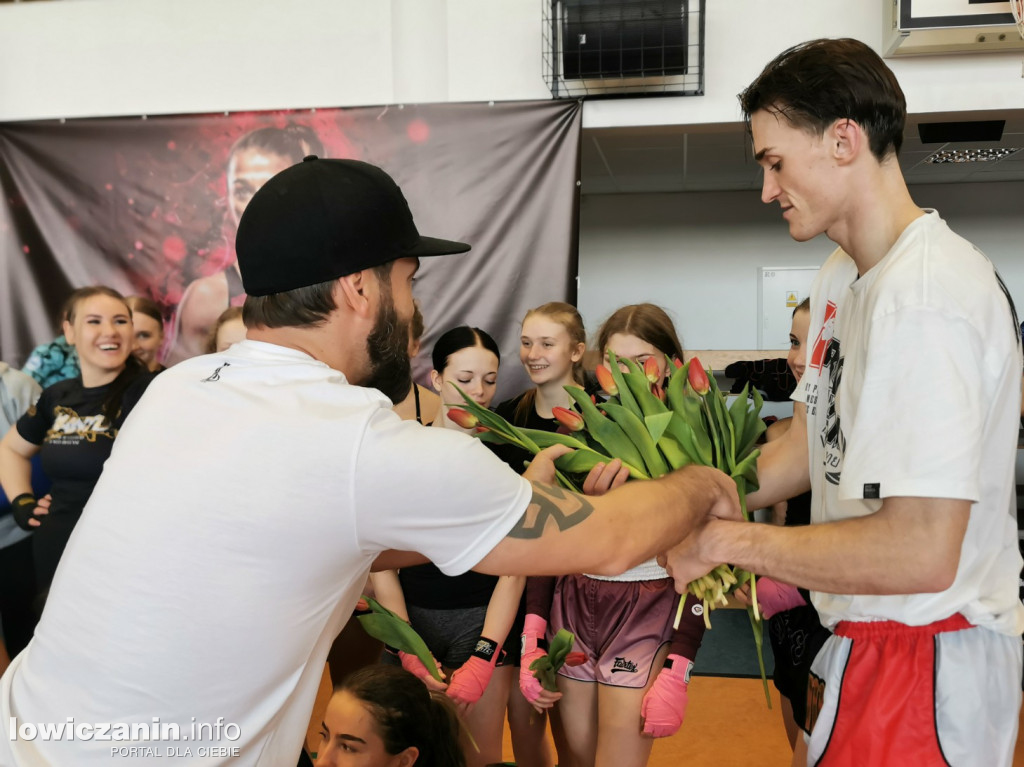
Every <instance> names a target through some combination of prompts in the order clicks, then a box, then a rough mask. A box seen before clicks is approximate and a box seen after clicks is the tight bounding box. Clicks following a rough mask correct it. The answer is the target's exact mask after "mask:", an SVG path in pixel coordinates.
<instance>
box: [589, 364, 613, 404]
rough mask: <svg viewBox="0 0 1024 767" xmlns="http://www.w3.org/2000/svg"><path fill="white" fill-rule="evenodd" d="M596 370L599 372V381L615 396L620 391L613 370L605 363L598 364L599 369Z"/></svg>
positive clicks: (603, 387)
mask: <svg viewBox="0 0 1024 767" xmlns="http://www.w3.org/2000/svg"><path fill="white" fill-rule="evenodd" d="M594 372H596V373H597V382H598V383H599V384H600V385H601V388H602V389H603V390H604V391H605V392H607V393H608V394H610V395H611V396H613V397H614V396H615V395H616V394H618V393H619V387H618V386H616V385H615V378H614V377H613V376H612V371H610V370H609V369H608V368H607V367H605V366H604V365H598V366H597V370H596V371H594Z"/></svg>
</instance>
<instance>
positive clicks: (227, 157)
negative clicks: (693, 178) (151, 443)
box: [0, 101, 581, 396]
mask: <svg viewBox="0 0 1024 767" xmlns="http://www.w3.org/2000/svg"><path fill="white" fill-rule="evenodd" d="M580 116H581V110H580V108H579V104H578V102H575V101H572V102H530V103H506V104H500V103H499V104H494V105H487V104H438V105H428V106H415V107H404V108H402V107H394V106H392V107H373V108H360V109H328V110H312V111H308V110H307V111H301V112H298V111H296V112H273V113H266V112H264V113H239V114H231V115H198V116H175V117H159V118H149V119H141V118H130V119H129V118H116V119H99V120H78V121H68V122H66V123H65V122H56V121H47V122H25V123H15V124H6V125H0V189H2V193H3V197H2V204H0V270H2V273H3V281H2V284H0V359H3V360H4V361H6V362H9V363H11V364H13V365H16V366H20V365H21V364H22V363H23V362H24V360H25V358H26V356H27V355H28V353H29V351H30V350H31V349H32V348H33V347H34V346H35V345H37V344H40V343H44V342H46V341H49V340H50V339H52V338H53V336H54V335H55V334H56V333H57V332H58V325H57V315H58V314H59V311H60V307H61V305H62V303H63V301H64V299H65V297H66V296H67V295H68V294H69V293H70V292H71V290H73V289H74V288H76V287H79V286H83V285H92V284H98V283H101V284H107V285H110V286H112V287H114V288H116V289H118V290H120V291H122V292H123V293H124V294H125V295H130V294H135V295H143V296H147V297H149V298H152V299H153V300H155V301H156V302H157V303H158V304H159V305H160V306H161V307H162V309H163V310H164V315H165V326H166V329H167V333H166V339H167V340H166V343H165V346H164V349H163V356H164V359H165V360H167V361H168V362H170V363H173V362H175V361H177V360H179V359H184V358H185V357H188V356H192V355H193V354H197V353H200V352H201V351H202V350H203V346H204V343H205V339H206V336H207V333H208V331H209V328H210V326H211V325H212V324H213V322H214V321H215V320H216V318H217V317H218V316H219V315H220V313H221V312H222V311H223V310H224V309H226V308H227V307H229V306H231V305H240V304H241V302H242V300H243V299H244V294H243V293H242V288H241V281H240V279H239V277H238V271H237V268H236V266H235V254H234V234H235V228H236V226H237V222H238V217H239V215H240V214H241V211H242V210H244V208H245V205H246V203H247V201H248V199H249V197H251V196H252V194H253V192H254V191H255V190H256V189H258V188H259V186H260V185H262V183H263V182H264V181H266V179H268V178H269V177H270V176H272V175H273V174H274V173H276V172H278V171H279V170H282V169H283V168H286V167H288V166H289V165H292V164H294V163H296V162H299V161H300V160H301V159H302V157H304V156H305V155H307V154H317V155H320V156H324V157H345V158H353V159H359V160H364V161H367V162H371V163H374V164H376V165H379V166H381V167H382V168H384V169H385V170H386V171H387V172H388V173H390V174H391V175H392V176H393V177H394V178H395V180H396V181H397V182H398V184H399V186H401V187H402V190H403V191H404V193H405V196H406V198H407V199H408V200H409V204H410V207H411V208H412V211H413V215H414V217H415V219H416V223H417V226H418V227H419V228H420V230H421V231H423V232H425V233H428V234H431V235H435V236H439V237H445V238H450V239H457V240H463V241H465V242H469V243H471V244H472V246H473V250H472V252H471V253H470V254H468V255H467V256H464V257H459V258H455V259H426V260H425V261H424V262H423V265H422V267H421V272H420V277H419V279H418V280H417V286H416V295H417V298H418V299H419V302H420V305H421V307H422V309H423V314H424V317H425V320H426V326H427V329H426V333H425V335H424V338H423V343H422V348H423V350H424V351H423V353H421V355H420V357H421V361H420V364H419V366H418V367H417V378H419V379H421V380H422V379H423V377H424V373H425V370H424V368H425V367H426V366H427V363H426V362H425V360H426V359H427V358H428V357H429V350H430V349H431V347H432V345H433V339H435V338H436V337H437V336H438V335H440V334H441V333H442V332H444V331H445V330H447V329H448V328H450V327H453V326H455V325H460V324H470V325H476V326H479V327H481V328H484V329H485V330H487V331H488V332H490V333H491V334H492V335H493V336H494V337H495V338H496V339H497V340H498V341H499V344H500V345H501V348H502V351H503V353H504V354H505V356H506V357H511V358H510V359H509V360H508V361H509V362H513V361H514V360H515V359H516V355H517V350H518V338H519V322H520V320H521V319H522V316H523V314H524V313H525V312H526V310H527V309H529V308H530V307H532V306H537V305H539V304H541V303H544V302H546V301H551V300H565V299H569V300H573V299H574V298H575V279H574V278H575V274H576V218H577V200H578V192H577V186H576V180H577V163H578V146H579V132H580ZM503 371H504V375H503V378H502V382H501V396H505V395H508V394H512V393H515V391H516V390H518V389H521V388H524V387H525V385H526V379H525V377H524V376H523V375H522V371H521V369H520V368H519V366H518V365H517V364H512V365H507V366H503Z"/></svg>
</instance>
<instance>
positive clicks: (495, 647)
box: [472, 636, 501, 665]
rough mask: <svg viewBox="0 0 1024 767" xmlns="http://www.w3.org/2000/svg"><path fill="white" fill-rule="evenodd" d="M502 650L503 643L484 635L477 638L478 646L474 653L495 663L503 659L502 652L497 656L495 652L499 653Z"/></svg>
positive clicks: (492, 663)
mask: <svg viewBox="0 0 1024 767" xmlns="http://www.w3.org/2000/svg"><path fill="white" fill-rule="evenodd" d="M500 650H501V645H499V644H498V643H497V642H495V641H494V640H493V639H488V638H487V637H483V636H482V637H480V638H479V639H477V640H476V647H474V648H473V652H472V655H475V656H476V657H478V658H483V659H484V660H485V661H487V662H488V663H490V664H491V665H494V664H495V663H497V662H498V660H500V659H501V655H500V654H499V655H498V657H497V658H496V657H495V654H496V653H499V651H500Z"/></svg>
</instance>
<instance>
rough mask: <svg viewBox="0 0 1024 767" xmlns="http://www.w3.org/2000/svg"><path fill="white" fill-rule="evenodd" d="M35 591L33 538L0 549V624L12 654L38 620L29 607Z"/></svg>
mask: <svg viewBox="0 0 1024 767" xmlns="http://www.w3.org/2000/svg"><path fill="white" fill-rule="evenodd" d="M35 595H36V579H35V569H34V567H33V565H32V538H31V536H30V537H28V538H25V539H24V540H22V541H19V542H18V543H15V544H13V545H11V546H6V547H4V548H2V549H0V625H2V626H3V632H4V644H5V645H6V646H7V654H8V655H10V656H11V657H12V658H13V657H14V656H15V655H17V654H18V653H19V652H21V651H22V650H23V649H25V645H27V644H28V643H29V640H30V639H32V632H33V631H34V630H35V627H36V621H37V620H38V618H37V616H36V612H35V610H34V609H33V607H32V601H33V599H34V598H35Z"/></svg>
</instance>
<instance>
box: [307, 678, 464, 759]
mask: <svg viewBox="0 0 1024 767" xmlns="http://www.w3.org/2000/svg"><path fill="white" fill-rule="evenodd" d="M320 735H321V738H322V740H321V743H320V750H319V751H318V752H317V758H316V767H342V765H347V764H350V763H351V764H355V763H356V762H358V764H359V767H413V765H416V767H465V766H466V761H465V758H464V757H463V753H462V748H461V747H460V745H459V737H460V727H459V720H458V717H457V716H456V713H455V706H454V704H453V703H452V702H451V700H449V699H448V697H447V696H446V695H445V694H444V693H442V692H438V691H430V690H428V689H427V688H426V687H425V686H424V685H423V683H422V682H421V681H420V680H419V679H417V678H416V677H415V676H413V675H412V674H410V673H409V672H408V671H405V670H403V669H401V668H398V667H397V666H384V665H377V666H367V667H366V668H362V669H360V670H358V671H356V672H354V673H352V674H350V675H349V676H347V677H346V678H345V680H344V681H343V682H342V683H341V685H340V686H339V687H337V688H336V689H335V691H334V696H333V697H332V698H331V701H330V703H328V705H327V710H326V711H325V712H324V720H323V723H322V725H321V730H320Z"/></svg>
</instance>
